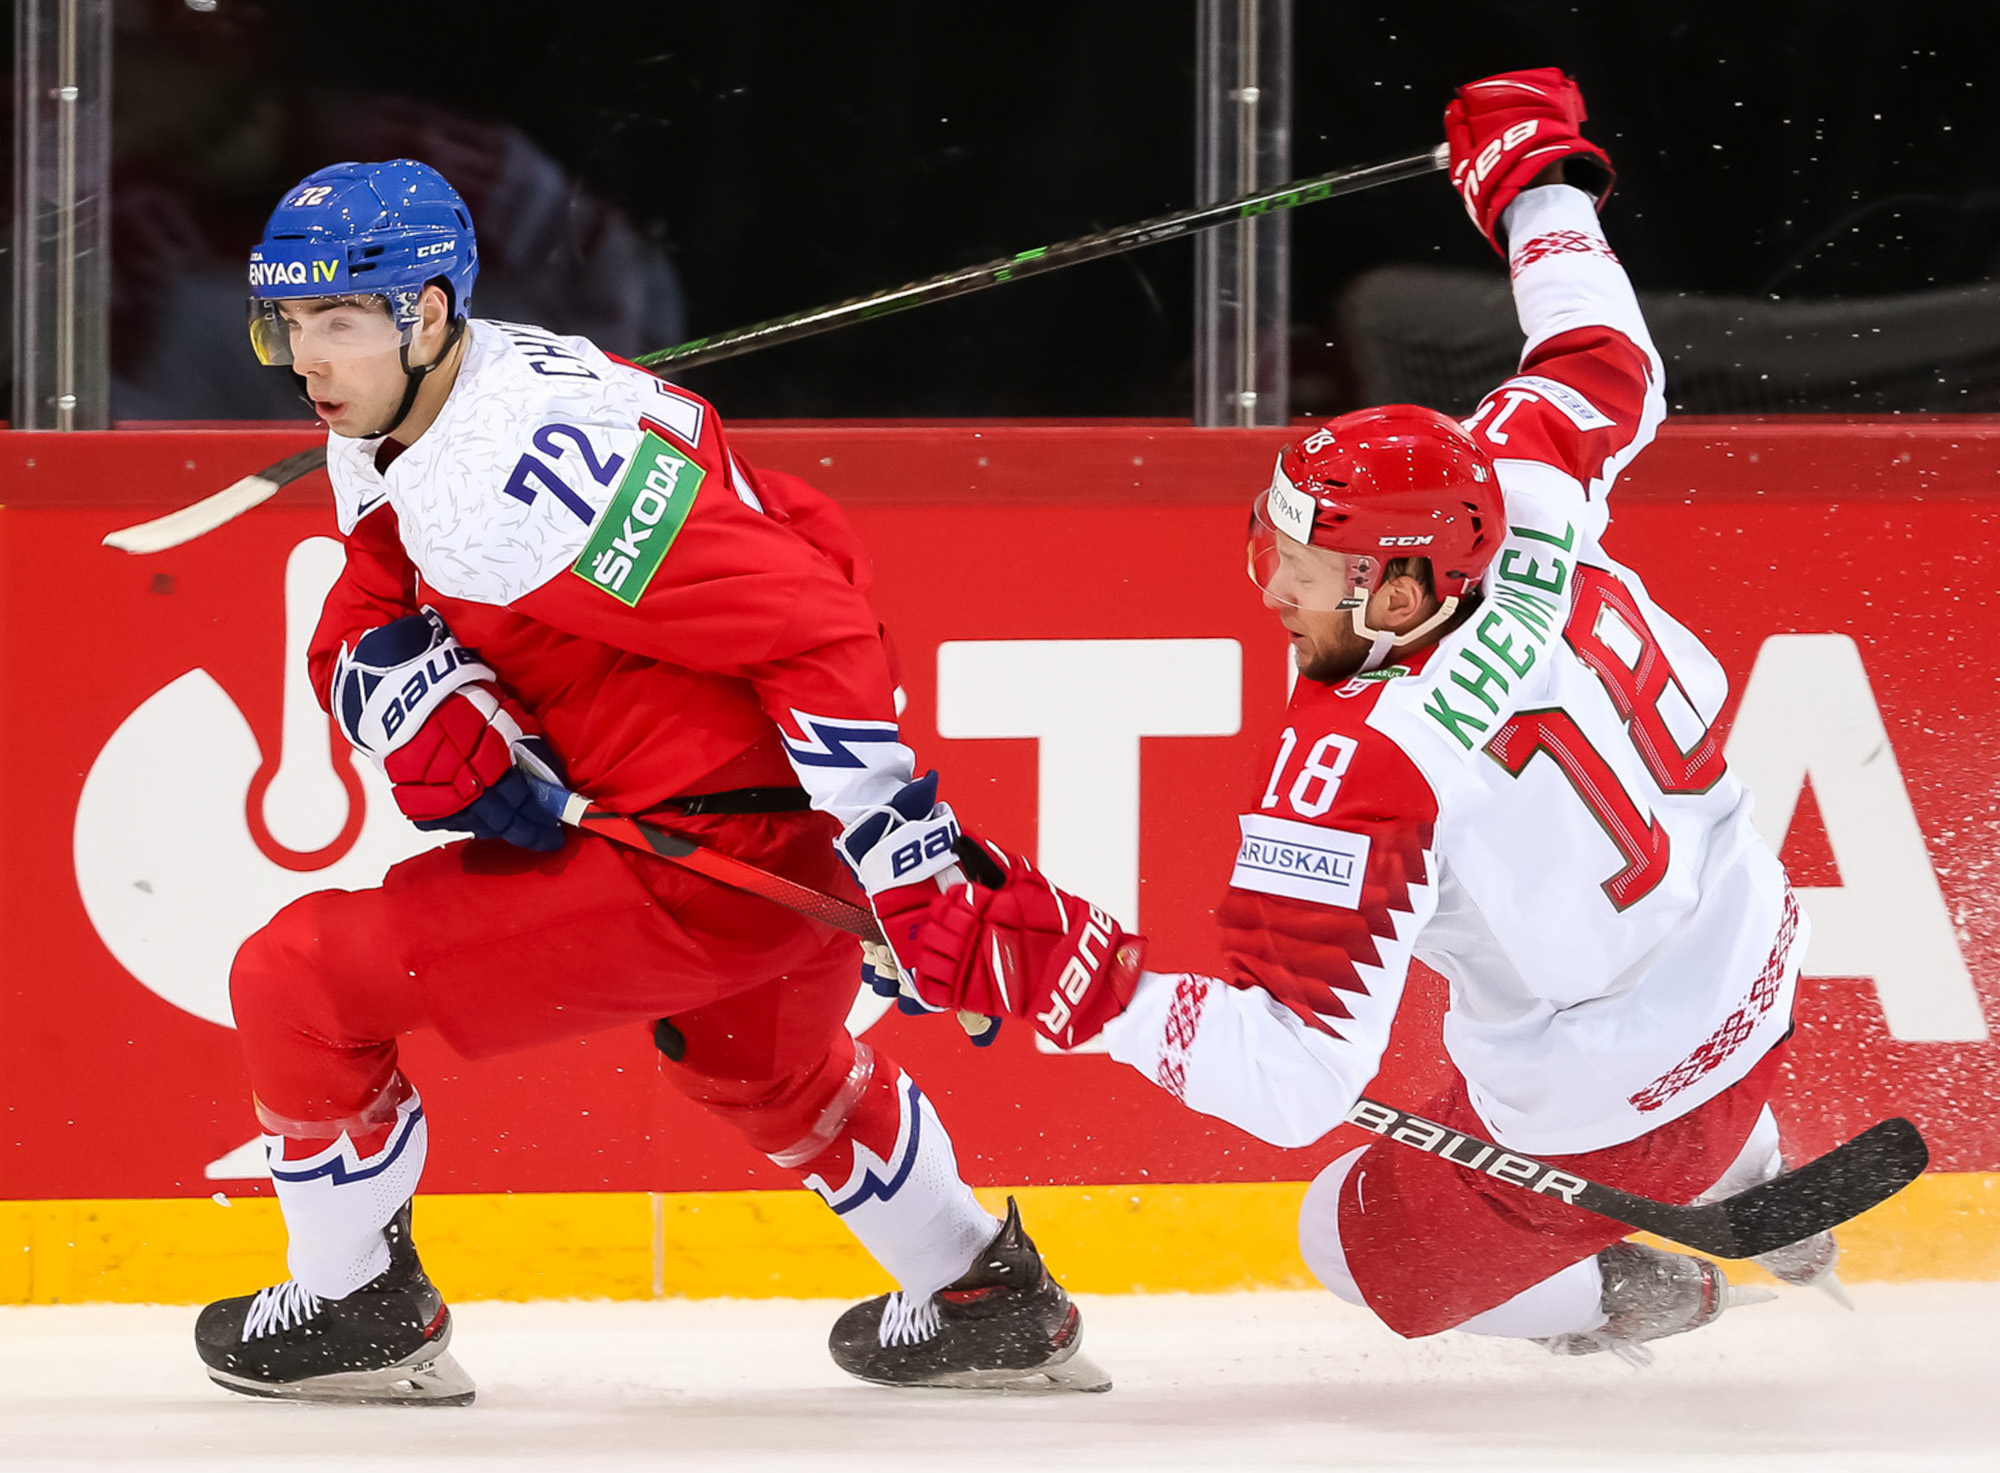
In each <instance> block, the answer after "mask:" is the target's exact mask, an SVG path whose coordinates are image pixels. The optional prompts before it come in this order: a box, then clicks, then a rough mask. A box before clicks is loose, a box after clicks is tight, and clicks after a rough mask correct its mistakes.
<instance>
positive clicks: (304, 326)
mask: <svg viewBox="0 0 2000 1473" xmlns="http://www.w3.org/2000/svg"><path fill="white" fill-rule="evenodd" d="M410 334H411V330H410V327H409V326H408V325H405V324H403V323H399V322H398V321H397V319H396V316H395V314H394V313H393V312H392V310H391V308H390V304H389V299H388V298H386V297H381V296H352V297H281V298H277V299H272V298H269V297H252V298H251V299H250V345H251V346H252V347H253V348H255V349H256V350H257V361H258V362H260V363H264V364H267V365H270V364H290V365H292V366H293V367H295V368H299V369H305V368H309V367H311V366H312V365H313V364H315V363H344V362H350V361H352V360H354V359H357V358H374V357H377V356H379V355H381V354H385V353H396V352H399V351H401V349H402V348H403V346H404V345H405V344H407V343H408V342H409V341H410Z"/></svg>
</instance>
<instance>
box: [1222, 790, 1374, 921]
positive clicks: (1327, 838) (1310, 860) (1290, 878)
mask: <svg viewBox="0 0 2000 1473" xmlns="http://www.w3.org/2000/svg"><path fill="white" fill-rule="evenodd" d="M1236 822H1237V824H1238V826H1239V827H1240V828H1241V829H1242V830H1243V842H1242V844H1241V845H1239V846H1238V848H1237V850H1236V868H1235V869H1233V870H1231V871H1230V874H1229V883H1230V885H1231V886H1232V887H1234V888H1235V889H1238V890H1256V891H1258V892H1260V893H1261V894H1265V895H1286V896H1290V897H1291V898H1292V899H1294V900H1311V901H1316V902H1318V903H1319V904H1321V905H1338V906H1341V907H1343V908H1345V909H1347V910H1356V909H1359V908H1360V905H1361V877H1362V876H1363V875H1364V874H1366V873H1367V871H1368V844H1369V839H1368V835H1366V834H1350V833H1349V832H1347V830H1345V829H1323V828H1321V827H1319V826H1318V825H1317V824H1310V823H1298V822H1295V821H1294V820H1292V819H1289V818H1273V817H1271V816H1270V815H1269V814H1264V813H1245V814H1243V815H1241V816H1240V817H1238V819H1237V820H1236Z"/></svg>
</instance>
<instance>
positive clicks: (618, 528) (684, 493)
mask: <svg viewBox="0 0 2000 1473" xmlns="http://www.w3.org/2000/svg"><path fill="white" fill-rule="evenodd" d="M707 474H708V473H707V472H706V471H704V470H703V469H702V468H701V467H700V466H698V465H696V464H695V463H694V462H693V461H692V460H690V459H688V458H687V456H685V455H683V454H682V453H681V452H680V451H678V450H676V449H674V447H673V446H671V445H669V444H668V443H667V442H666V441H665V440H663V439H661V438H660V437H659V436H658V435H656V434H654V433H653V432H652V431H650V430H648V431H647V432H646V434H645V435H644V436H643V437H642V438H641V439H640V441H639V444H638V448H637V449H635V450H634V451H633V452H632V464H631V467H630V468H629V469H628V470H627V471H626V472H625V477H624V479H623V480H621V481H620V482H619V483H618V489H617V490H616V491H614V492H612V493H611V504H610V505H609V506H607V507H605V509H604V515H602V516H601V517H599V518H598V519H597V525H596V527H595V528H594V529H592V531H591V534H590V540H589V541H588V542H586V543H584V545H583V551H582V552H581V553H579V554H578V555H577V559H576V562H575V563H573V564H572V565H571V567H570V571H571V572H573V573H575V574H576V575H577V577H579V578H581V579H583V581H584V582H586V583H588V584H590V586H591V587H593V588H601V589H603V590H604V591H605V592H606V593H608V594H610V595H611V596H612V597H613V598H615V599H617V600H618V601H619V602H620V603H622V604H625V605H627V606H628V607H636V606H637V604H638V602H639V595H641V594H642V593H644V592H645V591H646V585H647V584H649V583H651V582H652V581H653V575H654V574H655V573H657V572H658V571H659V570H660V559H662V558H664V557H665V556H666V555H667V549H668V548H670V547H672V546H673V545H674V539H675V538H677V537H679V536H680V534H681V528H682V527H683V526H684V525H685V524H686V523H687V518H688V512H689V511H690V510H691V509H692V508H693V506H694V496H695V492H697V491H699V490H700V489H701V483H702V480H703V478H704V477H706V476H707Z"/></svg>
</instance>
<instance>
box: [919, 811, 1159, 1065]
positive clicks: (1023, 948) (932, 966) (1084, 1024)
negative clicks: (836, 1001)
mask: <svg viewBox="0 0 2000 1473" xmlns="http://www.w3.org/2000/svg"><path fill="white" fill-rule="evenodd" d="M981 847H982V850H983V852H984V853H985V854H986V855H987V856H988V857H989V858H991V859H992V860H993V862H994V865H995V866H996V868H997V869H998V871H999V873H998V874H996V875H993V876H990V877H989V878H991V879H993V880H994V881H995V883H993V884H987V883H985V882H984V881H981V882H979V883H974V884H966V885H959V886H957V887H955V888H953V889H952V890H951V891H950V892H948V893H947V894H944V895H941V896H939V897H938V898H937V899H935V900H933V901H932V902H931V903H930V906H929V908H928V910H927V911H926V913H925V917H924V924H923V926H922V928H921V931H920V933H919V936H918V939H917V945H916V951H917V953H918V955H917V957H916V964H915V966H914V968H913V970H914V971H915V973H916V979H915V983H914V985H915V987H916V991H917V994H918V996H920V997H921V998H922V999H923V1000H924V1001H925V1002H926V1003H929V1004H930V1005H931V1006H932V1007H938V1008H945V1007H955V1008H960V1009H964V1010H969V1011H971V1012H975V1013H985V1014H987V1015H989V1016H993V1017H999V1016H1011V1017H1016V1018H1025V1019H1027V1020H1028V1021H1030V1022H1032V1023H1033V1024H1034V1026H1035V1031H1036V1032H1038V1033H1040V1034H1041V1035H1042V1036H1043V1037H1044V1038H1047V1039H1048V1040H1049V1041H1050V1042H1052V1043H1054V1044H1055V1045H1056V1046H1057V1047H1059V1048H1066V1049H1070V1048H1075V1047H1077V1046H1078V1045H1079V1044H1084V1043H1088V1042H1089V1041H1090V1040H1091V1039H1093V1038H1095V1037H1096V1036H1097V1035H1098V1034H1099V1033H1100V1032H1102V1031H1103V1029H1104V1025H1105V1024H1106V1023H1108V1022H1110V1021H1111V1020H1112V1019H1113V1018H1115V1017H1117V1016H1118V1014H1119V1013H1121V1012H1123V1011H1124V1010H1125V1007H1126V1004H1128V1003H1130V1002H1131V1001H1132V994H1133V992H1134V990H1135V989H1136V988H1137V987H1138V985H1139V974H1140V969H1141V967H1142V966H1143V965H1144V962H1145V956H1146V938H1145V937H1143V936H1135V935H1133V934H1132V933H1131V932H1129V931H1126V930H1124V929H1123V928H1121V927H1120V926H1119V924H1118V923H1117V922H1116V921H1115V920H1113V919H1112V918H1111V917H1110V916H1109V915H1107V914H1105V912H1104V911H1103V910H1101V909H1099V908H1098V907H1097V906H1095V905H1092V904H1091V903H1090V902H1089V901H1087V900H1081V899H1078V898H1077V897H1076V896H1074V895H1071V894H1069V893H1068V892H1066V891H1063V890H1058V889H1057V888H1056V887H1055V886H1054V885H1052V884H1050V883H1049V880H1048V877H1047V876H1045V875H1043V874H1042V873H1041V872H1040V871H1039V870H1037V869H1036V868H1035V867H1034V866H1033V865H1031V864H1029V863H1028V861H1027V860H1025V859H1023V858H1021V857H1020V856H1019V855H1015V854H1009V853H1007V851H1005V850H1004V849H999V848H997V847H995V846H994V845H992V844H985V845H982V846H981ZM982 867H983V866H982Z"/></svg>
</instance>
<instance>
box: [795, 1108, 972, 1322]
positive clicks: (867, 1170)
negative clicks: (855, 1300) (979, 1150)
mask: <svg viewBox="0 0 2000 1473" xmlns="http://www.w3.org/2000/svg"><path fill="white" fill-rule="evenodd" d="M896 1096H897V1104H898V1108H899V1112H900V1119H899V1122H898V1126H897V1131H896V1143H895V1145H894V1147H893V1148H892V1149H891V1150H890V1152H889V1155H888V1158H887V1159H886V1160H885V1159H883V1158H882V1157H880V1156H877V1155H876V1154H875V1152H873V1151H872V1150H870V1149H869V1148H868V1147H867V1146H866V1145H864V1144H862V1143H861V1142H860V1141H859V1140H853V1141H852V1143H851V1149H852V1150H853V1153H854V1164H853V1166H852V1168H851V1169H850V1170H849V1172H848V1175H847V1180H846V1181H844V1182H841V1183H839V1184H838V1185H834V1184H830V1183H828V1182H827V1181H826V1180H825V1179H824V1178H823V1177H820V1176H818V1175H813V1176H808V1177H807V1178H806V1185H807V1186H809V1187H811V1188H812V1189H813V1190H814V1191H815V1192H818V1193H819V1194H820V1196H821V1197H822V1198H823V1199H825V1201H826V1204H827V1205H828V1206H829V1207H831V1208H832V1209H833V1210H834V1211H835V1212H837V1213H839V1214H840V1219H841V1221H842V1222H844V1223H846V1224H847V1229H848V1231H849V1232H851V1233H853V1234H854V1236H855V1237H857V1238H859V1239H860V1240H861V1246H862V1247H864V1248H866V1249H867V1250H868V1251H869V1253H871V1254H872V1255H873V1256H874V1258H875V1261H876V1262H877V1263H879V1264H881V1265H882V1267H883V1268H885V1269H887V1270H888V1271H889V1273H890V1275H891V1276H892V1277H893V1278H894V1279H895V1280H896V1282H897V1284H898V1285H899V1286H901V1288H902V1291H903V1293H904V1294H906V1295H908V1296H909V1297H910V1298H912V1299H916V1300H920V1301H921V1300H927V1299H929V1298H930V1296H931V1295H932V1294H934V1293H936V1292H937V1291H938V1290H939V1289H942V1288H943V1287H944V1286H945V1285H946V1284H949V1283H951V1282H952V1281H953V1280H954V1279H957V1278H959V1277H960V1276H962V1275H963V1274H964V1273H965V1271H966V1270H967V1269H968V1268H970V1267H971V1266H972V1261H973V1259H975V1258H977V1257H978V1256H979V1251H980V1249H982V1248H984V1247H985V1246H986V1245H987V1244H988V1243H989V1242H991V1241H992V1240H993V1235H994V1234H995V1233H997V1232H999V1231H1000V1222H999V1219H997V1218H995V1217H994V1216H993V1215H992V1214H991V1213H990V1212H988V1211H987V1210H986V1209H985V1208H984V1207H981V1206H980V1205H979V1201H978V1199H977V1198H976V1197H974V1196H973V1195H972V1188H970V1187H969V1186H967V1185H966V1184H965V1182H964V1180H963V1179H962V1178H961V1177H960V1176H959V1174H958V1157H957V1154H956V1153H955V1152H954V1151H953V1150H952V1147H951V1137H950V1135H948V1134H947V1133H946V1131H945V1128H944V1124H943V1122H942V1121H940V1120H939V1119H938V1117H937V1111H935V1110H934V1109H932V1108H931V1102H930V1101H929V1100H927V1099H925V1098H924V1094H923V1091H922V1090H920V1089H918V1088H917V1086H916V1085H915V1084H914V1083H913V1082H912V1081H911V1079H910V1076H909V1075H907V1074H904V1073H900V1072H899V1073H898V1074H897V1076H896Z"/></svg>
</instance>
